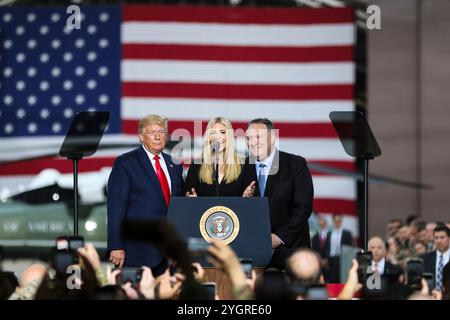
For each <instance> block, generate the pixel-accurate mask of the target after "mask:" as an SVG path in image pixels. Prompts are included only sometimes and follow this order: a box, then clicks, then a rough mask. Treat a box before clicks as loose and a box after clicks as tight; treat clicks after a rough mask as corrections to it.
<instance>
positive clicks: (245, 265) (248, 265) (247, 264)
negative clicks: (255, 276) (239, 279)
mask: <svg viewBox="0 0 450 320" xmlns="http://www.w3.org/2000/svg"><path fill="white" fill-rule="evenodd" d="M239 260H240V261H241V266H242V269H244V272H245V275H246V276H247V279H251V278H252V269H253V260H252V259H250V258H241V259H239Z"/></svg>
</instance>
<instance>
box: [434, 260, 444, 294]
mask: <svg viewBox="0 0 450 320" xmlns="http://www.w3.org/2000/svg"><path fill="white" fill-rule="evenodd" d="M443 270H444V255H443V254H442V253H441V256H440V257H439V264H438V270H437V275H436V289H437V290H439V291H442V271H443Z"/></svg>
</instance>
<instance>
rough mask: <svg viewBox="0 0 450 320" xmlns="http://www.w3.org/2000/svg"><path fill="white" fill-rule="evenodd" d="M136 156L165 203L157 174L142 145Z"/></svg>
mask: <svg viewBox="0 0 450 320" xmlns="http://www.w3.org/2000/svg"><path fill="white" fill-rule="evenodd" d="M138 157H139V162H140V163H141V165H142V166H143V167H144V171H145V173H146V175H147V177H148V178H149V179H150V182H151V183H153V185H154V187H155V189H156V190H157V192H158V193H159V195H160V197H159V198H160V199H161V200H162V201H163V202H164V204H165V203H166V202H165V201H164V195H163V192H162V188H161V184H160V183H159V180H158V176H157V175H156V172H155V169H153V165H152V164H151V162H150V159H149V158H148V156H147V153H146V152H145V150H144V147H142V146H141V147H140V148H139V150H138Z"/></svg>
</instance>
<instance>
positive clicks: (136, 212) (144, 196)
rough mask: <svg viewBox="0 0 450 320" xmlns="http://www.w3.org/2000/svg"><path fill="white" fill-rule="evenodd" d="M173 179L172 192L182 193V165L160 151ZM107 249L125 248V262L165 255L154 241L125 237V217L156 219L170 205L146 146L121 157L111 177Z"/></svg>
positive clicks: (152, 262)
mask: <svg viewBox="0 0 450 320" xmlns="http://www.w3.org/2000/svg"><path fill="white" fill-rule="evenodd" d="M161 154H162V156H163V157H164V161H165V162H166V165H167V170H168V171H169V175H170V179H171V191H172V192H171V196H181V194H182V188H183V177H182V172H183V168H182V166H181V165H176V164H174V163H173V161H172V159H171V158H170V156H169V155H167V154H164V153H161ZM107 210H108V252H109V251H110V250H120V249H122V250H125V263H124V265H126V266H142V265H147V266H149V267H154V266H156V265H158V264H159V263H160V262H161V261H162V259H163V257H162V256H161V254H160V253H159V252H158V251H157V250H156V249H155V248H154V247H153V245H152V244H151V243H146V242H136V241H131V240H129V239H124V238H123V236H122V224H123V222H124V221H125V219H133V220H149V221H151V220H156V219H160V218H164V217H165V216H166V214H167V205H166V202H165V200H164V196H163V193H162V188H161V185H160V183H159V180H158V177H157V176H156V172H155V170H154V169H153V166H152V164H151V162H150V159H149V158H148V156H147V153H146V152H145V150H144V149H143V147H142V146H141V147H139V148H137V149H134V150H132V151H130V152H128V153H125V154H123V155H121V156H120V157H118V158H117V159H116V161H115V163H114V166H113V169H112V171H111V174H110V176H109V180H108V200H107Z"/></svg>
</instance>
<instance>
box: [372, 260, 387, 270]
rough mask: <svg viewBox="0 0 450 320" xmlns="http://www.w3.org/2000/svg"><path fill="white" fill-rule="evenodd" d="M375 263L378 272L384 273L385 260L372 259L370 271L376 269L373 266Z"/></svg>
mask: <svg viewBox="0 0 450 320" xmlns="http://www.w3.org/2000/svg"><path fill="white" fill-rule="evenodd" d="M375 264H378V272H379V273H380V274H384V266H385V264H386V260H385V259H384V258H382V259H381V260H380V261H378V262H375V261H374V260H372V271H373V272H375V271H376V270H377V268H375Z"/></svg>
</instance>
